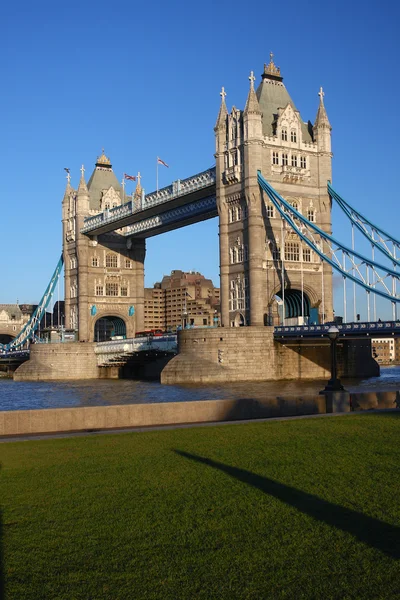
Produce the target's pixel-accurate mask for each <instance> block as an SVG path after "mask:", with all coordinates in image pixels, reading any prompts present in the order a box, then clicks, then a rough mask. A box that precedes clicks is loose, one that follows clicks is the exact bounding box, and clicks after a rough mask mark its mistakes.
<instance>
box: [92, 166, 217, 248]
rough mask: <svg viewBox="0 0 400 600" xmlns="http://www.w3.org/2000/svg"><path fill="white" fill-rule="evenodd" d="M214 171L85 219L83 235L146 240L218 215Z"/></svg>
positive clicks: (176, 182)
mask: <svg viewBox="0 0 400 600" xmlns="http://www.w3.org/2000/svg"><path fill="white" fill-rule="evenodd" d="M215 181H216V176H215V167H213V168H211V169H208V170H207V171H203V172H202V173H198V174H197V175H194V176H192V177H189V178H188V179H183V180H180V179H178V180H177V181H174V182H173V183H172V184H171V185H169V186H167V187H165V188H162V189H160V190H158V191H157V192H152V193H151V194H147V195H145V196H144V198H143V200H142V202H141V205H140V206H139V205H138V206H136V205H135V204H134V201H133V200H132V201H130V202H126V203H125V204H121V205H120V206H116V207H115V208H110V209H107V210H105V211H104V212H102V213H99V214H97V215H94V216H91V217H86V218H85V220H84V226H83V228H82V230H81V233H84V234H87V235H100V234H102V233H107V232H110V231H115V230H117V229H121V228H125V229H124V231H123V232H122V235H123V236H126V237H128V236H129V237H140V238H147V237H151V236H153V235H158V234H160V233H164V232H165V231H172V230H173V229H178V228H179V227H184V226H186V225H190V224H192V223H197V222H199V221H204V220H206V219H211V218H212V217H216V216H217V215H218V211H217V200H216V185H215Z"/></svg>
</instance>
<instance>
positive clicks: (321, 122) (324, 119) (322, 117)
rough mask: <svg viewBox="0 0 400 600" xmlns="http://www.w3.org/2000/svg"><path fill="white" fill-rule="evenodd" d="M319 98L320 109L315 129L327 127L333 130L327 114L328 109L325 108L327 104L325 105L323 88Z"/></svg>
mask: <svg viewBox="0 0 400 600" xmlns="http://www.w3.org/2000/svg"><path fill="white" fill-rule="evenodd" d="M318 96H319V107H318V112H317V116H316V119H315V124H314V127H327V128H329V130H331V129H332V127H331V124H330V123H329V119H328V115H327V114H326V108H325V104H324V96H325V93H324V90H323V89H322V87H321V88H320V90H319V92H318Z"/></svg>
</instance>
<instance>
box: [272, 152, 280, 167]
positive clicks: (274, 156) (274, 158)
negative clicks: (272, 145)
mask: <svg viewBox="0 0 400 600" xmlns="http://www.w3.org/2000/svg"><path fill="white" fill-rule="evenodd" d="M272 164H273V165H278V164H279V154H278V153H277V152H273V153H272Z"/></svg>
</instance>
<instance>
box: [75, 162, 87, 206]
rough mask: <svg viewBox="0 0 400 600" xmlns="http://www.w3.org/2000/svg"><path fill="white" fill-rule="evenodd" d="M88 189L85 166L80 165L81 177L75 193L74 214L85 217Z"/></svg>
mask: <svg viewBox="0 0 400 600" xmlns="http://www.w3.org/2000/svg"><path fill="white" fill-rule="evenodd" d="M89 211H90V209H89V190H88V188H87V185H86V181H85V167H84V166H83V165H82V167H81V178H80V180H79V185H78V190H77V195H76V214H77V215H82V216H85V217H87V216H88V214H89Z"/></svg>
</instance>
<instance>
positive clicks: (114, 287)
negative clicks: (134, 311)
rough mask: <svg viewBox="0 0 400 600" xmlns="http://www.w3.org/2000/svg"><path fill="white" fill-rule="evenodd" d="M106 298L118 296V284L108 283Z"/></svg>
mask: <svg viewBox="0 0 400 600" xmlns="http://www.w3.org/2000/svg"><path fill="white" fill-rule="evenodd" d="M106 296H118V283H106Z"/></svg>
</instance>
